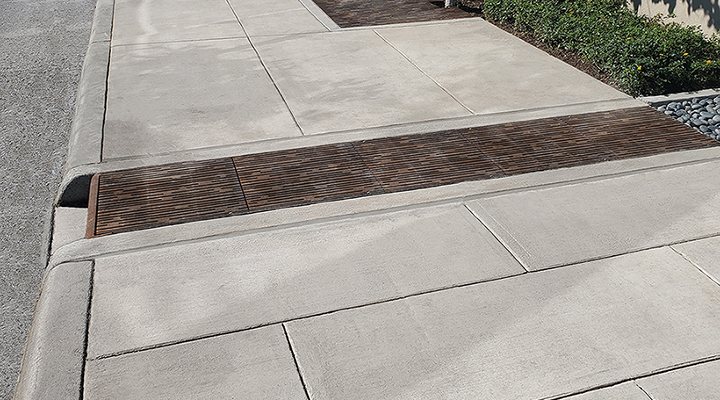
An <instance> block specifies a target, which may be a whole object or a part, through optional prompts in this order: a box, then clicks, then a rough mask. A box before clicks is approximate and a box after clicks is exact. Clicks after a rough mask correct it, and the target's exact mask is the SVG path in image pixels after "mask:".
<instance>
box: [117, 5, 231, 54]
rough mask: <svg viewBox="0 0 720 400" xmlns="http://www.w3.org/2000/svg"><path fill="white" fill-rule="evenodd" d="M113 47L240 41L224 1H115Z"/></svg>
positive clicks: (228, 7)
mask: <svg viewBox="0 0 720 400" xmlns="http://www.w3.org/2000/svg"><path fill="white" fill-rule="evenodd" d="M112 27H113V36H112V44H113V46H116V45H122V44H145V43H160V42H176V41H186V40H202V39H218V38H229V37H244V36H245V33H244V32H243V30H242V28H241V27H240V24H239V23H238V20H237V18H235V14H233V12H232V9H231V8H230V6H228V3H227V1H225V0H208V1H202V2H197V1H193V0H172V1H169V0H116V2H115V16H114V20H113V25H112Z"/></svg>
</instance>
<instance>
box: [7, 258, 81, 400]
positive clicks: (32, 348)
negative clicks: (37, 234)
mask: <svg viewBox="0 0 720 400" xmlns="http://www.w3.org/2000/svg"><path fill="white" fill-rule="evenodd" d="M92 265H93V263H92V261H83V262H74V263H66V264H62V265H59V266H58V267H57V268H53V269H50V270H47V271H46V273H45V277H44V279H43V284H42V288H41V292H40V298H39V300H38V302H37V305H36V308H35V314H34V316H33V322H32V326H31V327H30V335H29V336H28V340H27V343H26V347H25V354H24V357H23V362H22V368H21V370H20V376H19V378H18V384H17V387H16V390H15V396H14V399H15V400H30V399H71V398H72V399H77V398H80V393H81V390H82V388H81V385H82V375H83V374H82V372H83V368H84V360H85V340H86V333H87V332H86V331H87V317H88V315H87V312H88V304H89V301H90V292H91V288H92V282H91V280H92V268H93V267H92Z"/></svg>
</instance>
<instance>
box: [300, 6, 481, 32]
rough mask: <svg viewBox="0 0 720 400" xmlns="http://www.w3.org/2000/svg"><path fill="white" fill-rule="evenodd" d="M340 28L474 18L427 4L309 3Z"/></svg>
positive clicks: (455, 8)
mask: <svg viewBox="0 0 720 400" xmlns="http://www.w3.org/2000/svg"><path fill="white" fill-rule="evenodd" d="M313 1H314V2H315V4H317V5H318V6H319V7H320V8H322V10H323V11H325V14H327V15H328V16H329V17H330V18H331V19H332V20H333V21H335V23H336V24H338V25H339V26H340V27H342V28H349V27H356V26H377V25H388V24H398V23H405V22H425V21H439V20H447V19H457V18H469V17H474V16H475V15H473V14H471V13H467V12H465V11H462V10H460V9H459V8H457V7H451V8H444V5H445V2H444V1H443V0H440V1H429V0H313Z"/></svg>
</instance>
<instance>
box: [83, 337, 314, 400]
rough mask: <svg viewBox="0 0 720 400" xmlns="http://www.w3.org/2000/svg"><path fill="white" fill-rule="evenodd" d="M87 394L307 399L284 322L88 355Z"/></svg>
mask: <svg viewBox="0 0 720 400" xmlns="http://www.w3.org/2000/svg"><path fill="white" fill-rule="evenodd" d="M83 398H85V399H88V400H91V399H109V398H112V399H118V400H123V399H298V400H299V399H303V400H306V397H305V392H304V391H303V387H302V383H301V382H300V377H299V375H298V373H297V369H296V368H295V364H294V362H293V358H292V354H291V353H290V349H289V347H288V342H287V339H286V337H285V334H284V332H283V329H282V327H281V326H280V325H274V326H269V327H265V328H260V329H255V330H252V331H246V332H240V333H235V334H231V335H224V336H219V337H214V338H209V339H203V340H198V341H194V342H190V343H183V344H179V345H175V346H170V347H165V348H160V349H154V350H147V351H142V352H139V353H133V354H127V355H123V356H119V357H112V358H109V359H103V360H93V361H88V364H87V369H86V378H85V396H84V397H83Z"/></svg>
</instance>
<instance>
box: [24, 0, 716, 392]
mask: <svg viewBox="0 0 720 400" xmlns="http://www.w3.org/2000/svg"><path fill="white" fill-rule="evenodd" d="M78 98H79V106H78V110H77V113H76V119H75V126H74V131H73V138H72V140H71V145H70V150H69V156H68V165H67V167H66V173H65V178H64V184H63V191H62V193H61V194H60V195H59V196H58V202H59V204H60V205H61V206H60V207H58V208H57V209H56V212H55V230H54V239H53V246H52V247H53V248H52V257H51V261H50V264H49V266H48V268H47V272H46V276H45V280H44V285H43V291H42V294H41V299H40V302H39V303H38V306H37V310H36V314H35V320H34V323H33V328H32V332H31V335H30V338H29V342H28V348H27V350H26V355H25V361H24V365H23V371H22V374H21V379H20V383H19V385H18V390H17V394H16V398H17V399H36V398H38V399H39V398H53V399H64V398H78V396H80V397H81V398H84V399H106V398H111V399H159V398H168V399H170V398H173V399H175V398H192V399H198V398H207V399H217V398H243V399H245V398H263V399H267V398H272V399H275V398H277V399H290V398H298V399H416V398H427V399H437V398H453V399H455V398H458V399H460V398H462V399H548V398H572V399H583V400H587V399H638V400H639V399H652V400H660V399H678V398H682V399H712V398H718V396H717V394H716V392H717V390H716V388H717V386H718V385H719V384H720V339H718V336H717V332H718V331H720V286H718V285H720V280H719V278H720V264H719V263H718V262H717V260H718V259H720V211H719V209H718V206H717V205H718V204H719V201H720V184H719V182H720V148H718V147H714V148H709V149H702V150H693V151H683V152H675V153H668V154H661V155H656V156H652V157H645V158H636V159H627V160H622V161H612V162H605V163H601V164H593V165H588V166H582V167H574V168H565V169H558V170H552V171H542V172H536V173H530V174H524V175H515V176H510V177H504V178H499V179H492V180H486V181H473V182H464V183H459V184H454V185H447V186H440V187H434V188H428V189H420V190H413V191H407V192H400V193H391V194H383V195H376V196H369V197H362V198H356V199H349V200H342V201H336V202H327V203H318V204H313V205H308V206H302V207H295V208H285V209H277V210H272V211H267V212H260V213H256V214H250V215H242V216H235V217H229V218H223V219H215V220H208V221H200V222H192V223H187V224H181V225H173V226H166V227H161V228H155V229H148V230H140V231H134V232H128V233H120V234H114V235H109V236H103V237H95V238H92V239H86V238H84V235H85V225H86V218H87V214H88V210H87V209H86V208H70V207H65V206H62V205H64V204H70V203H82V201H83V200H84V199H83V193H84V196H87V193H88V191H87V190H88V188H87V185H88V182H89V179H88V178H87V177H88V175H91V174H94V173H99V172H106V171H115V170H121V169H125V168H133V167H140V166H147V165H162V164H167V163H171V162H178V161H190V160H205V159H213V158H218V157H231V156H238V155H243V154H251V153H258V152H265V151H273V150H282V149H292V148H298V147H307V146H316V145H321V144H328V143H339V142H345V141H350V140H362V139H370V138H379V137H386V136H398V135H404V134H412V133H425V132H432V131H437V130H442V129H457V128H464V127H471V126H477V125H489V124H495V123H502V122H517V121H530V120H532V119H537V118H542V117H551V116H561V115H570V114H581V113H588V112H593V111H606V110H615V109H623V108H630V107H638V106H642V105H643V104H644V103H642V102H640V101H638V100H635V99H632V98H630V97H628V96H627V95H625V94H623V93H620V92H618V91H616V90H614V89H612V88H611V87H609V86H607V85H605V84H603V83H601V82H599V81H596V80H594V79H593V78H591V77H589V76H588V75H586V74H584V73H582V72H580V71H578V70H576V69H574V68H572V67H570V66H568V65H566V64H564V63H562V62H560V61H558V60H556V59H554V58H552V57H551V56H549V55H547V54H545V53H543V52H542V51H539V50H537V49H535V48H534V47H532V46H530V45H528V44H526V43H524V42H522V41H521V40H519V39H517V38H515V37H513V36H511V35H509V34H507V33H505V32H503V31H501V30H499V29H498V28H496V27H494V26H492V25H490V24H488V23H487V22H485V21H483V20H482V19H479V18H471V19H462V20H451V21H442V22H428V23H415V24H401V25H393V26H383V27H372V28H352V29H340V28H339V27H338V26H337V25H335V24H334V23H333V22H332V21H331V20H330V19H329V18H328V17H327V16H326V15H325V14H324V13H323V12H322V10H320V9H319V8H318V7H317V6H315V5H314V4H313V3H311V2H310V0H302V1H299V0H272V1H269V2H264V3H262V4H260V3H258V2H253V1H249V0H229V1H228V2H225V1H224V0H212V1H208V2H203V3H201V2H197V1H194V0H182V1H175V2H172V3H166V2H163V1H159V0H152V1H139V0H137V1H136V0H115V1H114V2H113V1H112V0H100V1H99V3H98V6H97V9H96V15H95V24H94V28H93V35H92V38H91V43H90V47H89V50H88V57H87V59H86V64H85V67H84V72H83V81H82V82H81V89H80V93H79V96H78ZM528 123H529V124H530V123H531V122H528Z"/></svg>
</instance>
